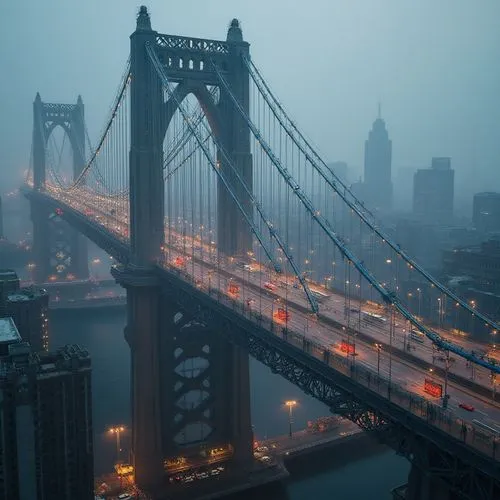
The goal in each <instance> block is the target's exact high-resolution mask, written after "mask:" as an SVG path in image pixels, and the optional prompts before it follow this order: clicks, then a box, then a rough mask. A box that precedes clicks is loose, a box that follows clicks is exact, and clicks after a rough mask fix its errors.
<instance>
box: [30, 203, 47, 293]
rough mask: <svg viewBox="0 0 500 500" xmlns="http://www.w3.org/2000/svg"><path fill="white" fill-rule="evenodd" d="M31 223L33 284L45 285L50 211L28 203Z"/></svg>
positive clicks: (41, 206)
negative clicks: (33, 266) (33, 265)
mask: <svg viewBox="0 0 500 500" xmlns="http://www.w3.org/2000/svg"><path fill="white" fill-rule="evenodd" d="M30 210H31V221H32V223H33V250H32V251H33V261H34V264H35V268H34V271H33V278H34V281H35V283H38V284H42V283H46V282H47V280H48V277H49V274H50V228H49V213H50V210H49V209H48V208H47V207H45V206H43V205H39V204H37V203H35V202H34V201H33V200H32V201H30Z"/></svg>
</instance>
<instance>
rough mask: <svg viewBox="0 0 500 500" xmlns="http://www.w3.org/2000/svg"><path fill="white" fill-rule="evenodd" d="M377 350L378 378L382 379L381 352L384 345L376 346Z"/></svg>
mask: <svg viewBox="0 0 500 500" xmlns="http://www.w3.org/2000/svg"><path fill="white" fill-rule="evenodd" d="M375 349H377V376H379V377H380V351H381V350H382V344H375Z"/></svg>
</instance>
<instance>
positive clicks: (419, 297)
mask: <svg viewBox="0 0 500 500" xmlns="http://www.w3.org/2000/svg"><path fill="white" fill-rule="evenodd" d="M417 292H418V317H419V318H421V317H422V314H421V312H422V290H420V288H417Z"/></svg>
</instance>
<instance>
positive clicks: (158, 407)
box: [22, 7, 500, 500]
mask: <svg viewBox="0 0 500 500" xmlns="http://www.w3.org/2000/svg"><path fill="white" fill-rule="evenodd" d="M130 43H131V51H130V58H129V61H128V62H127V64H126V67H125V69H124V72H123V76H122V79H121V82H120V84H119V86H118V89H117V93H116V97H115V99H114V101H113V103H112V106H111V108H110V112H109V117H108V119H107V121H106V123H105V126H104V128H103V132H102V134H101V136H100V139H99V141H98V142H97V143H96V145H95V147H92V144H91V143H90V140H89V139H88V134H87V133H86V128H85V120H84V107H83V102H82V99H81V98H80V97H79V98H78V101H77V103H76V104H49V103H45V102H43V101H42V99H41V96H40V95H38V94H37V96H36V99H35V101H34V108H33V109H34V126H33V146H32V162H31V168H30V172H29V173H28V176H27V180H26V184H25V185H24V186H23V188H22V189H23V192H24V194H25V196H26V197H28V198H29V200H30V202H31V207H32V220H33V226H34V241H33V248H34V255H35V259H36V269H35V271H36V276H37V280H38V281H39V282H46V281H47V280H48V277H49V276H52V275H59V276H64V275H66V274H68V273H71V275H72V276H74V277H76V278H78V279H86V278H87V277H88V264H87V260H88V258H87V252H86V246H85V240H84V239H83V237H82V235H84V236H86V237H87V238H89V239H90V240H92V241H94V242H95V243H96V244H97V245H99V246H100V247H101V248H102V249H104V250H106V252H108V253H109V255H110V256H112V257H113V258H114V259H115V261H116V264H115V265H114V266H113V269H112V274H113V275H114V277H115V279H116V280H117V281H118V282H119V283H120V284H121V285H122V286H124V287H125V288H126V291H127V308H128V320H127V327H126V329H125V337H126V339H127V341H128V343H129V345H130V349H131V366H132V377H131V380H132V423H133V432H132V433H133V438H132V452H133V463H134V471H135V479H136V483H137V484H138V486H139V487H141V488H143V489H145V490H149V491H155V492H156V493H155V494H158V491H163V492H167V491H170V492H177V494H179V495H182V493H183V492H184V491H188V492H189V495H191V497H192V495H193V494H194V493H193V492H194V491H195V490H196V491H198V490H199V491H203V492H205V493H206V492H207V491H212V490H214V491H219V490H220V489H221V488H224V487H223V486H221V485H224V484H227V485H231V488H233V487H234V484H244V483H246V482H247V480H248V477H250V476H251V475H252V474H256V473H259V471H260V470H261V469H262V467H264V465H263V464H260V463H257V462H258V461H256V460H255V459H254V457H253V450H252V445H253V436H252V427H251V418H250V403H249V398H250V390H249V386H250V380H249V374H248V355H251V356H254V357H255V358H257V359H258V360H260V361H262V362H263V363H265V364H267V365H268V366H270V367H271V369H272V370H273V371H274V372H277V373H280V374H281V375H282V376H283V377H285V378H287V379H289V380H291V381H292V382H293V383H295V384H296V385H297V386H299V387H300V388H302V389H303V390H304V391H305V392H306V393H308V394H311V395H313V396H314V397H316V398H318V399H319V400H321V401H323V402H324V403H326V404H327V405H328V406H329V407H330V408H331V410H332V411H333V412H335V413H338V414H340V415H343V416H345V417H347V418H349V419H351V420H352V421H353V422H355V423H357V424H358V425H359V426H361V427H362V428H363V429H365V430H367V431H370V432H374V433H376V434H377V435H378V436H379V437H380V439H383V440H385V441H386V442H387V443H388V444H390V445H391V446H393V447H394V449H396V450H397V451H398V452H399V453H401V454H403V455H404V456H406V457H407V458H408V459H409V460H410V461H411V463H412V470H411V474H410V477H409V486H408V489H407V498H412V499H413V498H414V499H421V500H423V499H427V498H449V499H455V498H467V499H471V500H479V499H493V498H498V497H499V496H500V482H499V477H500V465H499V464H500V451H499V450H498V445H499V444H500V425H499V423H500V410H499V404H498V401H499V398H497V393H496V377H497V374H498V373H499V372H500V366H499V364H498V363H497V359H496V357H495V353H494V352H490V350H489V349H488V348H485V347H484V345H483V344H479V343H478V342H477V341H476V340H475V338H476V337H477V336H478V335H479V334H482V335H492V336H494V335H495V334H496V333H497V331H498V328H499V326H498V325H497V324H496V323H495V322H494V321H493V320H492V319H490V318H488V317H487V316H485V315H483V314H482V313H481V311H480V310H478V308H477V307H476V305H475V304H474V303H468V302H466V301H463V300H462V299H461V298H460V297H458V296H456V295H455V294H454V292H453V291H451V290H449V289H448V288H447V287H446V286H444V285H443V284H442V283H440V282H439V281H438V280H437V279H435V278H434V277H433V276H432V275H431V274H429V273H428V272H427V271H426V270H425V269H423V268H422V267H421V266H420V265H419V264H418V262H416V261H415V260H414V259H412V258H411V256H410V255H408V254H407V253H406V252H405V250H404V249H403V248H401V247H400V246H399V245H398V244H397V242H395V241H393V239H392V238H391V236H390V235H389V234H388V233H387V232H386V231H385V230H384V228H383V227H382V226H381V225H380V223H379V222H378V221H377V218H376V216H375V215H374V214H372V213H371V212H370V210H369V209H368V208H367V207H366V206H365V205H364V204H363V202H362V201H361V200H359V199H357V198H356V197H355V196H354V195H353V193H352V192H351V191H350V189H349V187H348V186H347V185H345V184H344V183H343V182H341V180H340V179H339V178H337V177H336V175H335V174H334V172H333V171H332V170H331V169H330V168H329V167H328V165H327V164H326V163H325V161H324V160H323V159H322V158H321V156H320V154H319V153H318V152H317V150H316V149H315V147H314V146H313V145H312V141H310V140H309V139H308V138H307V137H306V136H305V135H304V134H303V133H302V132H301V130H300V128H299V126H298V124H297V123H295V122H294V121H293V120H292V119H291V118H290V116H289V115H288V113H287V112H286V110H285V108H284V106H283V105H282V104H281V103H280V101H279V100H278V99H277V97H276V95H275V94H274V93H273V91H272V89H271V87H270V85H269V84H268V82H267V81H266V80H265V79H264V77H263V75H262V73H261V72H260V70H259V69H258V67H257V65H256V64H255V63H254V62H253V61H252V59H251V58H250V51H249V44H248V43H247V42H246V41H244V39H243V35H242V31H241V27H240V25H239V22H238V21H237V20H233V21H232V22H231V24H230V26H229V29H228V33H227V38H226V40H225V41H217V40H206V39H198V38H191V37H184V36H172V35H164V34H160V33H158V32H156V31H153V30H152V28H151V22H150V18H149V14H148V12H147V9H146V8H145V7H141V8H140V11H139V14H138V17H137V28H136V30H135V32H134V33H133V34H132V35H131V37H130ZM58 126H60V127H62V128H63V130H64V132H65V136H67V138H68V139H69V143H70V145H71V149H72V154H73V163H72V171H71V172H70V173H69V174H63V173H62V172H61V169H60V163H61V161H60V160H61V149H62V148H60V149H59V150H58V149H57V148H56V147H54V145H53V144H52V143H51V135H52V132H53V130H54V129H55V128H57V127H58ZM86 153H88V154H86ZM470 408H474V409H475V411H468V410H470ZM219 462H220V463H224V464H226V465H225V469H224V472H223V473H222V474H217V481H216V482H214V481H213V479H212V478H211V476H210V474H209V473H207V475H206V476H207V477H208V479H207V480H204V479H203V480H200V481H193V482H192V483H190V484H189V485H187V484H177V482H176V480H175V476H174V475H173V474H172V473H171V471H173V470H175V469H176V468H178V467H179V464H182V467H183V469H186V468H187V469H189V468H190V467H191V468H193V470H194V469H195V468H197V469H200V468H203V467H205V468H207V467H211V466H212V465H213V464H215V463H219ZM256 471H257V472H256ZM219 472H220V471H219ZM200 477H202V478H205V476H203V475H202V476H200ZM221 479H224V481H226V482H224V481H221ZM197 488H198V490H197ZM211 488H212V490H211ZM191 497H190V498H191Z"/></svg>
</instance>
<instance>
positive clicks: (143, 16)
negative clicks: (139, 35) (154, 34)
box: [137, 5, 151, 31]
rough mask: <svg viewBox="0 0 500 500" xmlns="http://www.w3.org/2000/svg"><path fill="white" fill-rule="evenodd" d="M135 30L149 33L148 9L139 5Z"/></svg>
mask: <svg viewBox="0 0 500 500" xmlns="http://www.w3.org/2000/svg"><path fill="white" fill-rule="evenodd" d="M137 29H138V30H144V31H151V19H150V18H149V14H148V8H147V7H146V6H145V5H141V6H140V8H139V14H137Z"/></svg>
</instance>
